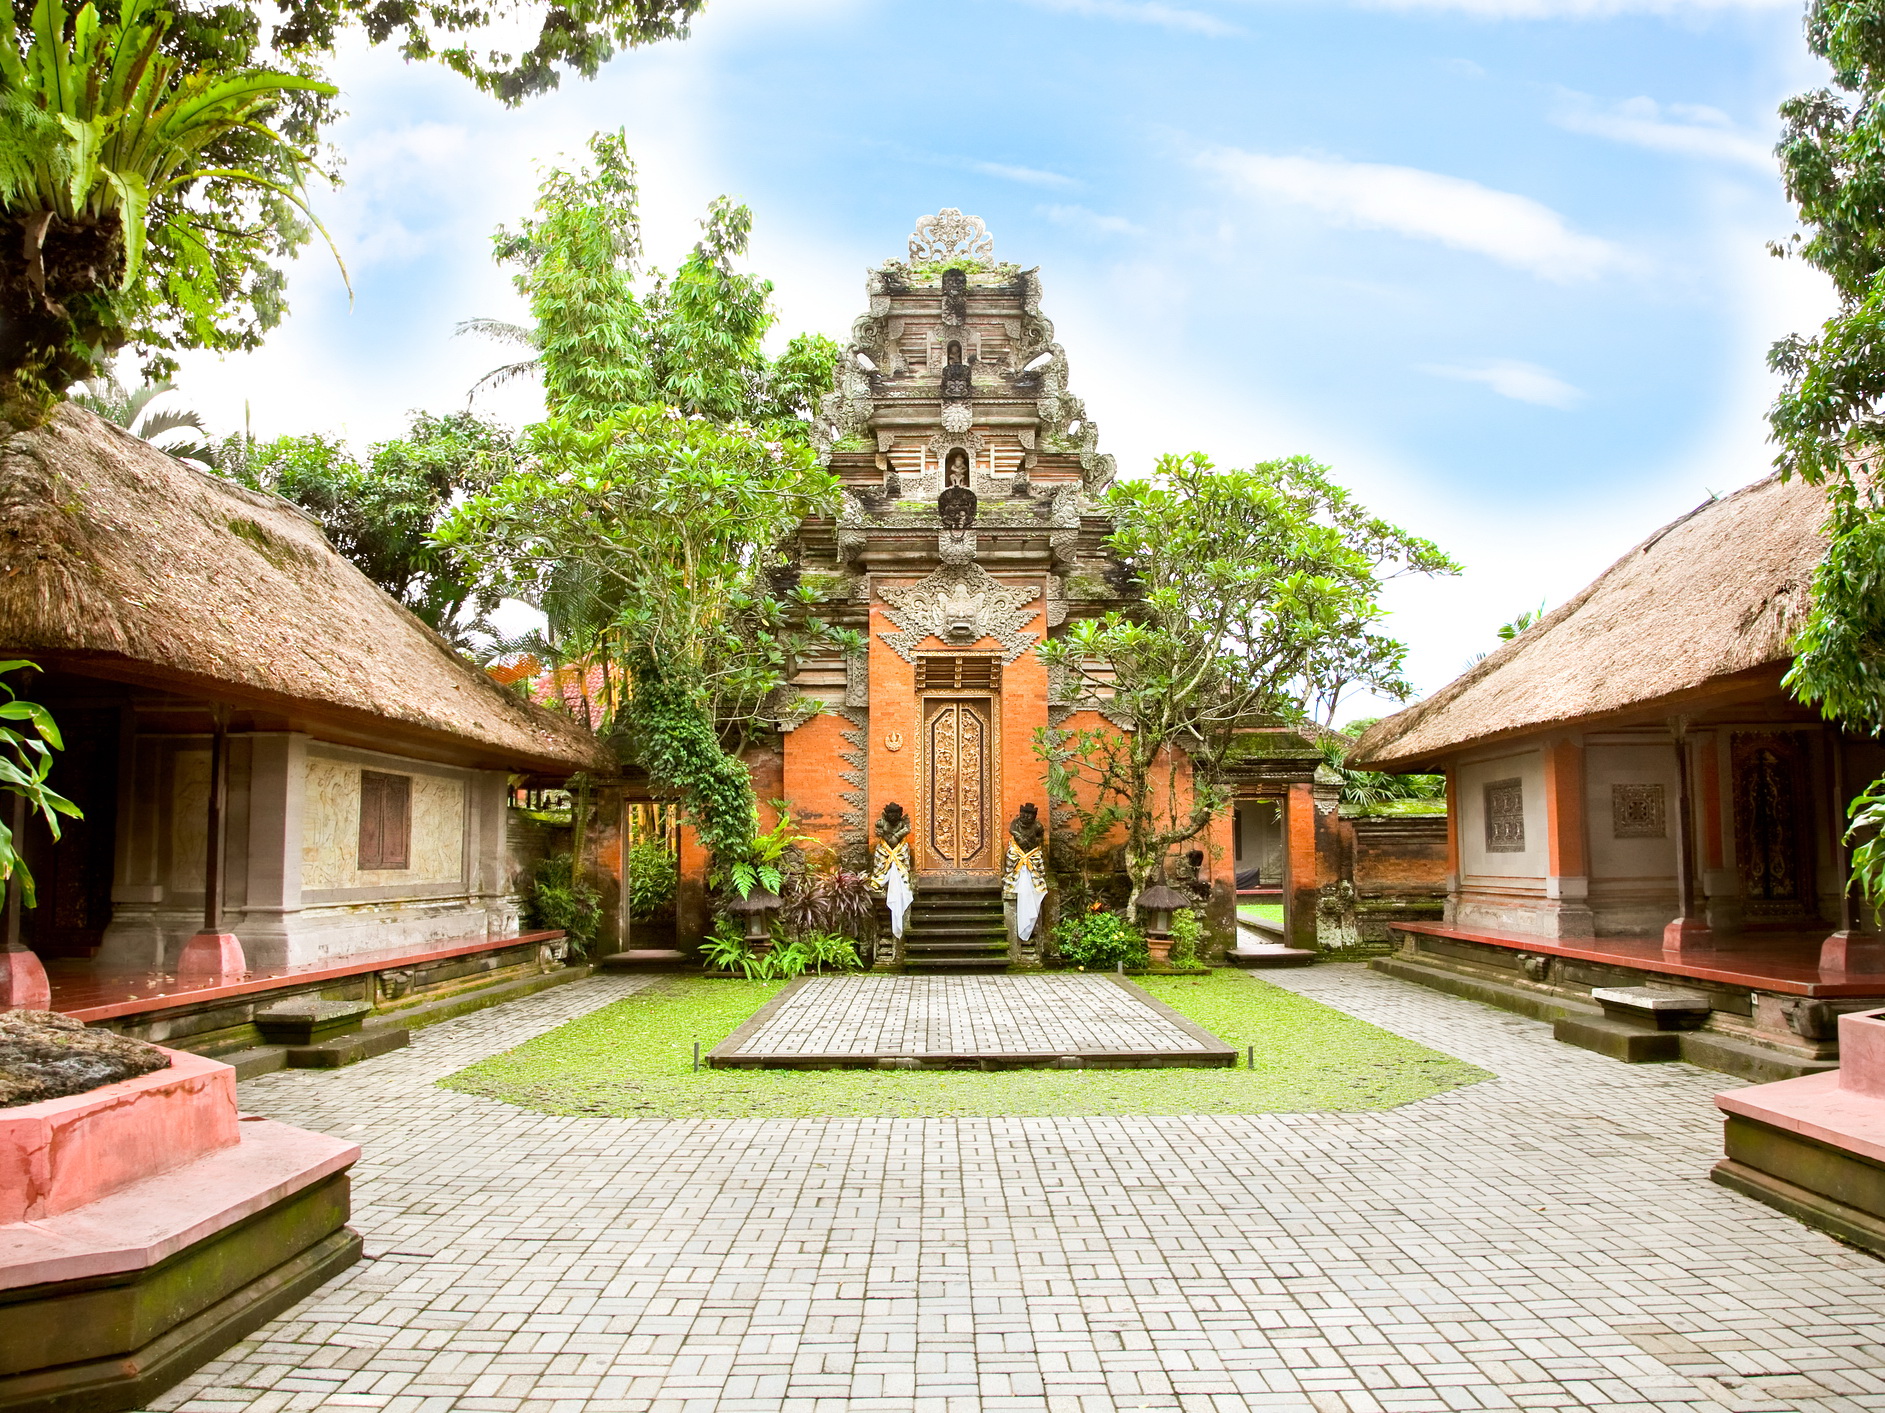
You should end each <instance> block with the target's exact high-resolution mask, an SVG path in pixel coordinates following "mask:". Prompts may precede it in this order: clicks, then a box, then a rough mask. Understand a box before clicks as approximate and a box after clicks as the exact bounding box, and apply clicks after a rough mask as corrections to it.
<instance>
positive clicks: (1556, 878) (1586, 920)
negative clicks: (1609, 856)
mask: <svg viewBox="0 0 1885 1413" xmlns="http://www.w3.org/2000/svg"><path fill="white" fill-rule="evenodd" d="M1544 757H1545V907H1546V910H1547V912H1548V913H1549V914H1550V915H1551V917H1552V921H1553V928H1552V931H1551V935H1552V936H1554V937H1592V936H1595V935H1596V932H1597V923H1596V919H1595V918H1594V917H1593V916H1592V914H1591V910H1590V862H1589V860H1590V846H1589V844H1588V842H1587V841H1586V839H1585V835H1584V747H1583V745H1582V744H1581V743H1580V742H1577V741H1557V742H1554V743H1552V744H1551V745H1549V746H1547V747H1546V748H1545V752H1544Z"/></svg>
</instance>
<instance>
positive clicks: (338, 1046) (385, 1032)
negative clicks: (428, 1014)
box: [285, 1025, 412, 1070]
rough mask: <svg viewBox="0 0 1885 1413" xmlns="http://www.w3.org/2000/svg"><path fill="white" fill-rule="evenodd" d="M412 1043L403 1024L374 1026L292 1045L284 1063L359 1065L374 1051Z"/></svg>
mask: <svg viewBox="0 0 1885 1413" xmlns="http://www.w3.org/2000/svg"><path fill="white" fill-rule="evenodd" d="M410 1044H412V1032H411V1031H410V1030H408V1029H406V1028H405V1027H404V1026H394V1025H386V1026H375V1027H374V1028H373V1029H371V1030H357V1031H354V1032H353V1033H352V1034H349V1035H337V1036H335V1037H334V1038H333V1039H331V1040H323V1041H320V1042H318V1043H316V1044H313V1045H290V1046H289V1047H288V1049H287V1051H286V1054H285V1063H286V1065H287V1067H288V1068H289V1069H292V1070H328V1069H338V1068H340V1066H342V1065H357V1064H359V1063H360V1061H362V1060H370V1059H372V1058H373V1057H374V1056H375V1055H384V1054H387V1053H388V1052H390V1051H393V1050H403V1049H405V1048H406V1047H407V1046H408V1045H410Z"/></svg>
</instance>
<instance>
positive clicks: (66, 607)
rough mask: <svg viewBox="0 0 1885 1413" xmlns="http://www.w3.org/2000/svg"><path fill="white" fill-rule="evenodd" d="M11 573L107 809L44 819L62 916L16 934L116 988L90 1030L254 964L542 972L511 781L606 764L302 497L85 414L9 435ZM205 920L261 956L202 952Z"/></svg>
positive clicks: (95, 802)
mask: <svg viewBox="0 0 1885 1413" xmlns="http://www.w3.org/2000/svg"><path fill="white" fill-rule="evenodd" d="M0 563H3V564H4V566H5V570H4V573H0V658H26V659H30V660H31V661H33V662H35V663H37V664H38V665H39V666H40V668H41V669H43V671H42V673H41V674H40V675H39V676H38V677H37V678H36V679H35V680H33V681H32V683H31V686H30V695H31V696H32V697H33V698H34V699H36V700H38V701H41V702H43V703H44V704H45V705H46V706H48V707H49V708H50V709H51V710H52V711H53V713H54V716H55V718H56V719H57V721H58V722H59V724H60V727H61V728H62V730H63V731H64V733H65V735H66V745H67V749H66V750H65V752H64V753H63V755H62V756H61V757H60V759H59V761H58V764H57V766H56V768H55V771H54V774H53V776H52V783H53V784H54V785H55V787H56V788H58V789H60V790H61V791H62V792H64V793H65V794H66V795H68V796H69V797H70V798H72V799H73V800H74V801H75V802H77V803H78V804H79V805H80V807H81V808H82V809H83V810H84V812H85V818H84V819H83V820H82V821H75V822H72V823H71V824H69V825H68V827H67V829H66V831H65V835H64V837H63V839H61V840H60V841H59V842H58V843H56V844H55V843H54V842H53V841H52V839H51V838H50V836H49V835H48V834H47V832H46V831H45V829H44V827H43V825H40V824H38V823H37V822H34V823H33V824H31V825H29V827H28V830H27V832H26V854H27V857H28V859H29V861H30V864H31V867H32V869H33V872H34V874H35V875H36V877H37V879H38V881H39V888H40V906H38V907H36V908H32V909H26V910H24V911H23V913H21V914H20V916H19V921H18V923H17V924H16V927H17V931H18V937H17V939H16V940H15V943H14V945H15V947H16V949H17V948H18V947H20V946H24V947H25V948H28V949H30V950H31V952H32V953H33V954H34V955H35V956H36V957H37V958H39V959H40V960H42V961H43V962H45V963H46V964H47V965H48V967H49V968H50V970H51V972H52V975H53V979H54V983H55V984H54V992H55V1002H56V1003H58V1004H60V1006H61V1008H62V1009H74V1008H76V1009H78V1010H86V1011H88V1013H89V1012H91V1011H99V1010H100V1006H101V1005H102V1003H103V1000H104V999H105V998H106V997H110V998H114V999H115V1000H116V1002H117V1003H118V1004H117V1005H116V1006H115V1008H114V1007H105V1008H104V1009H107V1010H111V1011H112V1016H111V1017H106V1016H104V1015H103V1014H102V1013H101V1014H99V1015H98V1016H96V1017H94V1018H97V1019H110V1018H115V1019H118V1020H123V1018H124V1015H125V1014H128V1013H126V1012H125V1011H124V1002H125V998H126V996H127V995H131V994H133V993H135V995H133V1004H134V1005H135V1006H140V1007H142V1010H141V1011H139V1012H138V1013H139V1014H145V1013H149V1012H150V1011H151V1010H152V1006H151V1005H149V1004H146V1003H147V1002H149V1001H150V998H151V997H152V996H154V995H155V994H156V992H158V991H165V992H167V993H169V999H170V1000H172V1001H175V1000H176V993H177V992H178V991H179V990H187V989H189V988H190V987H191V986H192V985H196V986H198V987H201V986H205V985H212V984H216V985H228V984H236V983H237V981H238V978H237V977H236V976H234V975H233V974H232V973H234V972H237V971H241V972H246V973H247V974H248V976H249V981H248V982H246V983H241V984H245V985H249V986H250V987H251V989H253V987H254V985H255V984H257V983H256V980H255V979H256V978H264V979H266V978H269V977H275V978H277V979H279V978H281V977H284V976H294V977H299V978H301V980H302V981H307V980H308V978H309V976H310V975H313V974H314V973H322V974H326V973H333V974H334V975H335V976H341V975H343V974H344V975H351V976H355V977H360V976H367V977H368V980H369V981H371V976H369V975H368V974H369V973H372V972H374V971H375V968H374V967H370V966H368V965H367V962H369V961H371V960H373V959H378V961H379V962H380V963H382V965H379V966H378V968H377V972H378V973H382V974H384V975H385V976H397V977H400V978H402V979H401V980H398V981H386V982H385V983H384V984H385V986H388V987H395V988H397V987H405V988H408V989H413V988H417V987H418V986H419V983H420V982H422V981H423V980H424V977H423V976H422V975H420V974H418V973H415V972H414V970H413V968H414V967H415V966H419V965H420V963H419V962H417V961H414V960H413V959H414V958H426V957H431V958H433V959H434V961H438V960H439V959H440V958H441V957H443V955H444V954H447V953H449V954H452V955H454V956H456V957H458V958H459V959H460V960H459V961H458V962H457V963H456V966H457V968H458V970H459V971H461V972H463V971H466V970H467V969H469V970H471V971H476V970H478V969H479V967H480V966H485V969H487V970H489V969H490V967H489V966H488V965H486V964H488V963H490V962H491V961H492V960H493V959H494V958H499V954H500V953H502V954H503V957H502V959H504V960H505V965H506V966H509V965H511V964H512V963H516V962H518V960H519V956H518V955H512V954H511V953H505V952H504V951H503V949H504V948H505V947H506V946H511V944H514V943H517V940H518V938H519V937H520V931H519V921H518V906H519V905H518V897H517V888H516V882H517V880H516V878H515V876H514V875H515V869H514V866H513V862H512V860H511V858H510V856H509V853H508V846H507V839H506V834H507V829H506V825H507V809H506V806H507V802H508V800H509V799H510V796H511V791H512V788H513V786H514V785H515V784H517V783H520V782H522V781H530V782H533V783H560V782H561V781H563V780H565V779H566V778H567V777H568V776H569V775H570V774H571V773H572V772H574V771H578V770H598V771H600V770H605V769H607V768H608V765H609V761H608V758H607V757H606V755H605V754H604V753H603V751H602V750H601V748H600V747H599V746H598V744H597V743H596V741H595V740H594V738H593V737H591V736H590V735H589V734H588V733H587V732H586V731H584V730H582V729H581V728H580V727H578V726H577V725H576V724H575V723H574V722H573V721H572V720H571V719H570V718H569V717H568V716H567V715H564V714H560V713H556V712H552V711H547V710H545V709H543V708H541V707H539V706H536V705H533V704H531V703H529V702H528V701H526V700H524V699H523V698H522V697H521V696H519V695H517V694H515V693H513V692H511V691H507V690H505V689H504V688H503V687H500V686H499V685H498V684H496V683H495V682H493V681H492V680H491V679H490V678H489V677H488V676H487V675H486V674H485V673H483V672H480V671H479V670H477V669H476V668H475V667H474V666H472V665H471V664H469V663H467V662H465V661H464V660H463V659H462V658H460V657H459V656H458V655H457V654H456V653H454V652H453V651H451V649H450V648H449V647H448V646H447V645H446V644H445V643H444V642H443V641H442V640H441V639H440V638H439V637H438V636H437V635H436V634H434V633H433V632H432V631H431V630H430V629H428V628H427V627H426V626H425V625H424V624H423V623H421V622H420V621H419V620H418V619H416V618H415V617H413V616H412V615H411V614H410V613H408V612H407V611H406V610H405V609H403V608H402V607H400V606H399V605H398V604H397V603H395V602H394V601H393V600H392V599H391V598H389V597H388V596H387V595H386V594H385V593H383V592H381V590H380V589H379V588H378V587H376V586H375V585H374V584H373V583H372V582H371V581H370V580H368V579H367V578H366V577H365V576H364V575H363V574H362V573H361V572H360V571H359V570H358V569H356V568H355V567H354V566H353V565H352V564H351V563H349V562H348V561H347V560H346V559H344V558H342V557H341V556H340V555H339V554H337V553H336V552H335V551H334V550H333V549H332V548H331V547H330V546H329V544H328V543H327V541H326V539H325V538H324V537H323V535H322V533H321V530H320V528H319V527H318V526H317V525H316V524H315V523H314V522H313V521H312V520H310V519H308V518H307V517H306V516H305V515H303V514H302V513H301V512H300V511H299V510H298V509H297V508H295V507H294V506H292V505H290V504H289V503H287V502H286V501H283V500H281V499H279V498H277V497H274V496H270V495H265V494H260V493H257V492H253V491H249V490H246V489H244V488H242V487H240V486H238V485H235V484H233V483H231V482H229V481H226V480H223V479H221V478H219V477H216V476H211V475H208V474H206V473H203V472H200V471H198V470H196V469H194V468H192V467H190V466H188V465H185V464H184V463H182V462H180V461H177V460H175V459H173V458H171V457H168V456H165V455H164V454H162V453H161V452H159V451H157V450H155V449H153V448H152V447H151V446H149V445H148V444H146V443H144V442H142V441H139V440H137V439H136V438H133V437H132V436H130V435H129V434H128V433H125V432H123V431H121V430H120V429H118V428H116V427H113V426H111V425H109V424H108V423H106V422H104V421H102V420H101V419H99V418H97V417H95V416H93V415H92V414H91V413H89V412H85V411H83V410H80V409H77V408H73V407H70V406H68V407H65V408H62V409H61V410H60V412H59V413H58V415H57V416H56V417H55V418H54V420H53V421H52V422H51V423H50V424H49V425H47V426H46V427H44V428H41V429H39V430H37V431H34V432H31V433H26V434H21V435H16V436H13V437H12V438H10V439H8V440H7V441H5V442H4V443H0ZM218 895H219V896H218ZM203 934H207V935H210V936H212V937H214V936H217V935H232V936H234V937H235V938H237V939H238V940H239V946H240V952H241V955H240V958H239V959H238V960H236V961H231V960H230V959H229V958H227V957H225V956H223V955H222V953H221V952H220V950H219V949H217V948H211V954H210V955H208V956H202V955H197V956H194V957H192V956H190V955H186V952H187V949H188V948H189V947H190V946H191V945H192V943H191V939H192V938H193V937H197V936H199V935H203ZM200 950H201V949H200V948H199V951H200ZM516 950H517V949H516V947H514V946H513V947H512V952H516ZM18 955H19V953H18V951H17V950H16V951H15V956H16V957H17V956H18ZM519 955H521V954H519ZM531 955H532V956H535V955H536V953H535V952H532V954H531ZM480 958H482V959H483V960H482V961H480V960H479V959H480ZM402 961H403V965H402ZM311 969H312V970H311ZM499 969H500V970H501V969H502V968H499ZM179 970H181V971H183V972H184V973H186V975H184V976H183V977H181V978H179V976H178V975H177V973H178V972H179ZM192 971H195V972H197V973H199V975H197V976H196V977H195V978H194V980H193V979H192V977H191V976H189V975H188V973H190V972H192ZM104 978H109V979H110V980H109V982H108V983H107V982H106V981H104V980H103V979H104ZM317 979H318V978H317ZM383 979H384V978H383ZM88 988H89V989H88ZM62 995H63V1000H61V996H62ZM4 999H5V998H0V1000H4ZM15 1003H16V1004H17V1003H18V998H15Z"/></svg>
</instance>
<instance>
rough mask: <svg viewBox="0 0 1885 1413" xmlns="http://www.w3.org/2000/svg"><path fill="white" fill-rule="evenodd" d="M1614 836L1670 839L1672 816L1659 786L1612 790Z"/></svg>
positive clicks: (1611, 824) (1623, 786)
mask: <svg viewBox="0 0 1885 1413" xmlns="http://www.w3.org/2000/svg"><path fill="white" fill-rule="evenodd" d="M1610 833H1611V837H1612V838H1615V839H1666V838H1668V837H1669V824H1668V814H1667V809H1666V802H1665V800H1664V797H1663V787H1662V786H1661V785H1659V784H1648V785H1612V786H1611V787H1610Z"/></svg>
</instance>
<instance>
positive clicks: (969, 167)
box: [950, 160, 1080, 187]
mask: <svg viewBox="0 0 1885 1413" xmlns="http://www.w3.org/2000/svg"><path fill="white" fill-rule="evenodd" d="M950 165H951V166H959V167H961V168H962V169H963V170H964V171H967V172H979V173H981V174H982V175H983V176H985V177H999V178H1001V180H1003V181H1005V182H1021V183H1022V184H1024V185H1026V186H1054V187H1068V186H1078V185H1080V183H1078V182H1077V181H1075V180H1074V179H1073V178H1072V177H1063V176H1062V175H1061V174H1060V173H1059V172H1047V171H1042V170H1041V169H1040V168H1038V167H1015V166H1010V165H1009V164H1008V163H1006V162H976V161H970V160H963V161H960V162H953V163H951V164H950Z"/></svg>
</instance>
